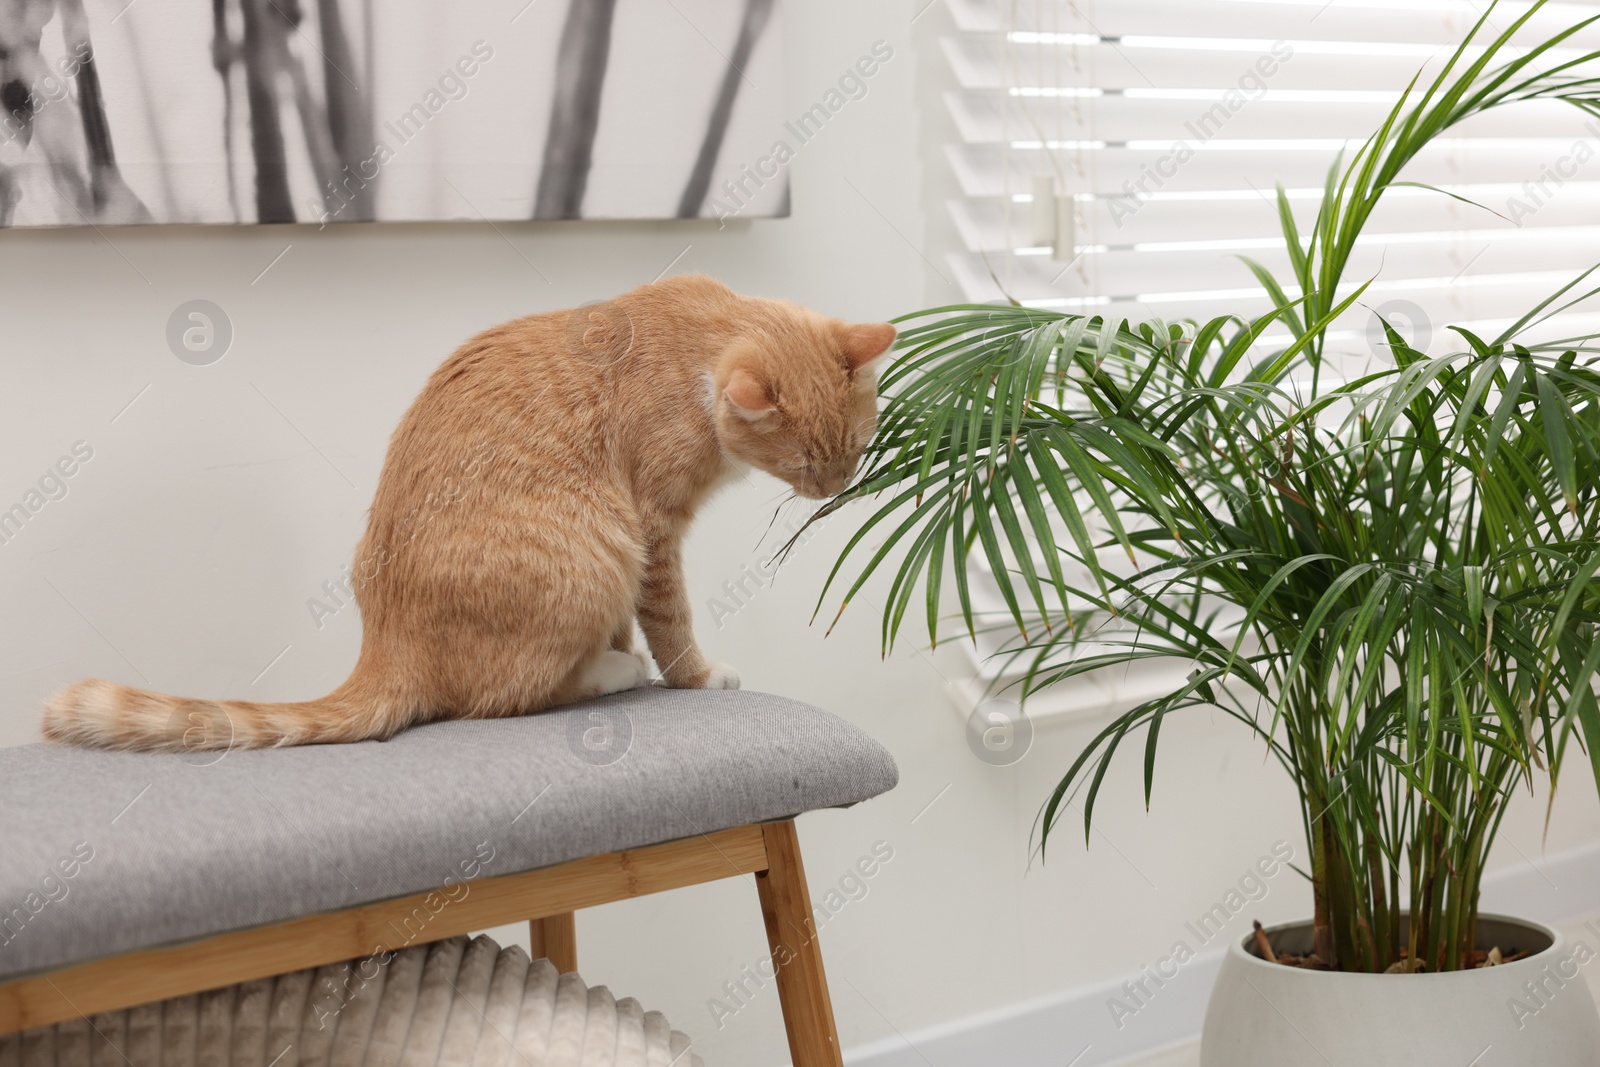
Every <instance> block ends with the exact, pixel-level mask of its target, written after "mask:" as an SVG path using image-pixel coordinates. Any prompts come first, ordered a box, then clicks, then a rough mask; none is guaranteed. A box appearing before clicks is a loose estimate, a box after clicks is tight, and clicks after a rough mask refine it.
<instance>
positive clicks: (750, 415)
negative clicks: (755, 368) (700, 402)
mask: <svg viewBox="0 0 1600 1067" xmlns="http://www.w3.org/2000/svg"><path fill="white" fill-rule="evenodd" d="M722 395H723V396H724V397H726V398H727V401H728V406H729V407H731V408H733V411H734V414H736V415H738V416H739V417H740V418H741V419H744V420H745V421H746V422H759V421H760V420H761V419H764V418H766V417H767V416H768V415H770V414H772V397H770V396H768V395H767V389H766V387H765V386H764V385H762V384H761V382H760V381H759V380H758V379H757V378H756V376H755V375H754V374H751V373H750V372H749V371H744V370H736V371H734V372H733V374H732V375H731V376H730V377H729V378H728V384H727V386H726V387H725V388H724V389H723V390H722Z"/></svg>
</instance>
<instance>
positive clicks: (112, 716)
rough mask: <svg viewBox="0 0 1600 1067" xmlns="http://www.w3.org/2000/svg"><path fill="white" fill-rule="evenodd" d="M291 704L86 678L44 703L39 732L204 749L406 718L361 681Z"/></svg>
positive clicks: (384, 727)
mask: <svg viewBox="0 0 1600 1067" xmlns="http://www.w3.org/2000/svg"><path fill="white" fill-rule="evenodd" d="M361 673H362V672H361V668H360V667H359V666H358V667H357V673H356V674H353V675H352V676H351V677H350V679H349V681H346V682H345V683H344V684H343V685H341V686H339V688H337V689H335V690H334V691H333V692H332V693H329V694H328V695H327V696H325V697H322V698H321V699H318V700H306V701H301V702H299V703H292V704H257V703H255V702H253V701H248V700H197V699H194V698H192V697H176V696H168V695H167V694H165V693H152V692H149V691H147V690H144V689H136V688H134V687H132V686H127V685H118V684H117V683H115V682H105V681H101V680H100V679H98V678H86V679H84V680H83V681H81V682H74V683H73V684H72V685H69V686H68V687H67V688H66V689H64V690H62V691H61V692H60V693H57V694H56V695H55V696H54V697H52V698H51V699H50V700H49V701H48V702H47V703H46V704H45V711H44V735H45V737H47V738H48V739H50V740H51V741H60V742H63V743H67V744H76V745H87V746H91V747H95V748H124V749H140V750H146V751H169V752H209V751H217V750H224V751H225V750H227V749H233V748H266V747H269V746H274V745H314V744H321V743H327V742H338V741H363V740H367V739H369V738H381V737H388V736H390V735H391V734H393V733H395V732H397V731H398V730H400V729H402V728H403V727H405V726H407V725H410V723H409V722H408V721H405V720H406V717H405V716H404V715H403V714H402V713H401V709H400V708H399V707H398V706H397V704H396V702H395V701H394V700H393V698H392V697H390V698H385V697H383V696H380V695H379V694H376V693H373V692H371V687H369V686H366V685H363V684H361V681H362V680H361V677H360V675H361Z"/></svg>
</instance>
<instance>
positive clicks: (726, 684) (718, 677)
mask: <svg viewBox="0 0 1600 1067" xmlns="http://www.w3.org/2000/svg"><path fill="white" fill-rule="evenodd" d="M702 688H705V689H737V688H739V672H738V671H736V670H734V669H733V668H732V667H730V666H728V665H727V664H726V663H713V664H712V665H711V671H710V673H708V674H707V675H706V683H705V685H704V686H703V687H702Z"/></svg>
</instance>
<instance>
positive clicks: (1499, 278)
mask: <svg viewBox="0 0 1600 1067" xmlns="http://www.w3.org/2000/svg"><path fill="white" fill-rule="evenodd" d="M1527 9H1528V8H1527V5H1526V4H1517V3H1502V4H1500V5H1498V6H1496V7H1494V8H1493V9H1492V11H1491V10H1490V9H1489V8H1488V7H1487V5H1486V4H1485V3H1480V2H1475V0H1332V2H1325V0H1100V2H1095V0H1080V2H1075V3H1074V2H1068V0H1050V2H1046V0H1038V2H1034V0H944V2H943V3H942V4H941V5H940V8H939V10H940V12H941V14H940V15H939V16H938V18H937V19H936V20H934V25H933V26H932V27H929V28H927V29H925V30H924V36H923V45H922V47H923V48H924V49H925V51H931V52H933V53H936V54H934V55H928V56H926V62H928V63H929V64H930V65H931V66H930V71H931V78H930V81H931V83H932V84H933V86H934V90H935V92H936V95H937V96H938V99H937V101H936V102H935V101H932V100H930V101H929V102H928V105H929V107H930V108H931V109H932V110H933V111H934V112H935V113H934V114H933V115H932V116H931V118H932V120H933V121H931V122H929V123H928V128H929V129H930V130H935V131H938V130H942V131H943V133H942V134H936V135H935V136H934V137H933V138H932V139H933V140H935V141H937V142H939V143H938V145H937V149H936V150H942V155H943V159H942V160H930V165H931V166H932V167H933V168H934V170H933V171H932V172H930V174H931V176H932V178H933V180H932V181H930V188H931V189H933V190H934V191H935V193H940V192H942V193H943V194H944V195H943V197H942V198H943V199H944V200H945V205H944V206H945V208H946V211H947V214H948V218H947V220H943V221H944V222H947V223H948V224H947V225H945V224H942V222H941V221H939V220H936V221H935V224H934V225H930V227H929V234H930V241H931V242H933V243H934V244H935V246H936V247H935V248H934V249H932V253H933V258H934V259H935V261H936V262H937V263H939V264H940V265H941V266H948V270H947V271H942V272H941V273H945V274H946V275H947V278H948V280H950V281H952V282H953V283H954V284H955V285H956V287H957V288H958V289H959V290H961V292H962V293H963V294H964V296H965V297H966V298H967V299H969V300H973V301H994V300H1000V299H1004V298H1006V297H1008V296H1009V297H1013V298H1015V299H1017V300H1018V301H1020V302H1022V303H1023V304H1026V305H1030V306H1035V307H1042V308H1052V309H1058V310H1064V311H1074V312H1081V313H1084V314H1104V315H1107V316H1110V317H1112V318H1123V317H1126V318H1128V319H1130V320H1134V321H1138V320H1143V319H1149V318H1161V319H1164V320H1167V321H1173V320H1176V319H1183V318H1196V319H1199V320H1201V321H1204V320H1206V319H1209V318H1211V317H1212V316H1214V315H1218V314H1224V313H1235V314H1241V315H1252V314H1259V313H1261V312H1264V311H1266V310H1268V309H1269V308H1270V301H1269V300H1268V298H1267V297H1266V296H1265V295H1264V293H1263V292H1262V291H1261V289H1260V287H1259V286H1258V285H1257V284H1256V282H1255V279H1254V278H1253V277H1252V275H1251V274H1250V272H1249V270H1248V269H1247V268H1246V267H1245V265H1244V264H1243V263H1242V262H1240V260H1239V259H1238V258H1237V257H1238V256H1240V255H1247V256H1250V257H1251V258H1254V259H1257V260H1259V261H1260V262H1262V263H1264V264H1265V265H1266V266H1267V267H1268V268H1269V269H1271V270H1272V271H1273V272H1274V273H1276V274H1277V275H1278V277H1279V278H1280V279H1281V280H1283V281H1285V283H1286V287H1287V282H1288V280H1289V279H1291V278H1292V273H1291V271H1290V270H1289V264H1288V257H1287V254H1286V253H1285V252H1284V250H1283V244H1282V237H1281V235H1280V231H1279V227H1278V220H1277V212H1276V208H1275V205H1274V202H1273V200H1274V197H1275V186H1276V185H1277V184H1278V183H1281V184H1282V185H1283V186H1284V187H1285V189H1286V190H1287V192H1288V196H1289V199H1290V201H1291V203H1292V205H1293V207H1294V211H1295V214H1296V217H1297V220H1298V221H1299V224H1300V227H1301V230H1302V232H1305V230H1306V229H1308V228H1309V226H1310V224H1311V222H1312V220H1313V218H1314V217H1315V214H1316V210H1317V206H1318V204H1319V203H1320V200H1321V197H1322V189H1323V183H1324V180H1325V178H1326V175H1327V171H1328V168H1329V166H1330V165H1331V164H1332V163H1333V162H1334V160H1335V158H1336V156H1337V154H1338V153H1339V151H1340V150H1341V148H1343V149H1344V151H1345V154H1346V156H1347V157H1348V155H1349V154H1351V153H1353V152H1354V151H1355V150H1356V149H1357V148H1358V147H1359V146H1360V144H1361V143H1362V141H1363V140H1364V139H1365V138H1366V137H1367V136H1368V135H1369V134H1370V133H1372V132H1373V131H1374V130H1375V129H1377V128H1378V126H1379V125H1380V124H1381V123H1382V121H1383V119H1384V117H1385V115H1386V114H1387V112H1388V110H1389V108H1390V107H1392V106H1393V104H1394V102H1395V101H1396V100H1397V99H1398V98H1399V95H1400V93H1401V91H1402V90H1403V89H1404V87H1405V86H1406V85H1407V83H1408V82H1410V81H1411V80H1412V78H1413V77H1416V76H1418V74H1419V72H1421V73H1420V79H1419V82H1425V81H1426V80H1427V79H1429V78H1430V77H1432V76H1433V75H1434V74H1435V73H1437V72H1438V70H1439V69H1440V68H1441V67H1442V65H1443V63H1444V62H1445V61H1446V60H1447V59H1448V57H1449V56H1450V54H1451V52H1452V51H1453V50H1454V48H1455V46H1456V45H1457V44H1459V42H1460V41H1461V40H1462V38H1463V37H1464V36H1465V35H1466V34H1467V32H1468V31H1469V30H1470V29H1471V27H1472V26H1473V25H1474V23H1476V22H1477V20H1478V19H1479V18H1480V17H1482V16H1483V15H1484V13H1485V11H1489V22H1488V24H1487V26H1486V27H1485V30H1486V31H1487V32H1488V33H1489V34H1490V38H1491V39H1492V37H1493V36H1498V34H1499V33H1500V32H1501V31H1502V30H1503V29H1505V28H1506V27H1509V25H1510V24H1511V22H1512V20H1514V19H1515V18H1517V17H1519V16H1520V15H1522V14H1524V13H1525V12H1526V11H1527ZM1597 13H1600V4H1553V5H1549V6H1547V7H1545V8H1544V9H1542V10H1541V11H1540V12H1539V14H1538V15H1536V16H1535V17H1534V19H1533V20H1532V21H1531V22H1530V23H1529V25H1528V26H1527V27H1526V28H1525V29H1524V30H1523V31H1522V32H1519V34H1518V36H1517V37H1516V38H1515V40H1517V41H1525V42H1529V43H1537V42H1538V41H1541V40H1543V39H1545V38H1547V37H1548V36H1551V35H1553V34H1555V33H1557V32H1559V31H1560V30H1562V29H1565V28H1567V27H1569V26H1571V25H1573V24H1574V23H1576V22H1578V21H1580V20H1582V19H1584V18H1586V17H1589V16H1591V15H1594V14H1597ZM1597 47H1600V31H1596V30H1595V29H1592V28H1591V29H1589V30H1586V31H1584V32H1583V33H1582V34H1579V35H1577V36H1575V37H1574V38H1572V39H1570V40H1569V41H1568V42H1567V43H1566V46H1565V47H1563V48H1562V49H1559V50H1557V51H1554V52H1551V53H1548V54H1547V55H1546V57H1544V62H1545V64H1546V66H1545V67H1544V68H1543V69H1549V66H1552V65H1554V64H1556V63H1559V62H1561V61H1562V60H1563V59H1565V58H1572V57H1574V56H1576V55H1578V54H1581V53H1582V52H1583V51H1587V50H1589V49H1593V48H1597ZM1469 54H1470V53H1469ZM941 168H942V169H943V171H944V173H943V174H939V173H937V172H938V171H939V170H940V169H941ZM1402 177H1403V178H1405V179H1408V180H1411V181H1416V182H1422V183H1427V184H1429V185H1434V186H1438V187H1440V188H1442V189H1444V190H1447V191H1448V192H1449V193H1452V194H1455V195H1456V196H1458V197H1462V198H1464V199H1466V200H1471V201H1475V202H1476V203H1478V204H1481V205H1484V207H1486V208H1488V209H1491V210H1483V209H1481V208H1478V207H1474V206H1472V205H1470V204H1467V203H1463V202H1462V200H1458V199H1454V198H1452V197H1451V196H1446V195H1443V194H1441V193H1439V192H1434V191H1429V190H1426V189H1421V188H1396V189H1392V190H1391V191H1390V192H1389V193H1388V194H1387V195H1386V202H1385V204H1384V205H1383V206H1382V207H1381V208H1380V209H1379V211H1378V212H1377V213H1376V214H1375V216H1374V217H1373V218H1372V220H1371V221H1370V223H1369V224H1368V226H1367V230H1366V233H1367V236H1366V238H1365V240H1364V241H1363V243H1362V245H1361V246H1360V247H1359V248H1358V252H1357V255H1356V256H1355V257H1354V259H1353V260H1352V261H1351V263H1350V265H1349V267H1348V269H1347V270H1346V273H1345V278H1346V281H1347V283H1348V284H1351V285H1352V286H1353V285H1354V284H1358V283H1359V282H1361V281H1364V280H1366V279H1368V278H1376V281H1375V282H1374V284H1373V285H1372V287H1371V289H1370V290H1369V291H1368V293H1367V294H1366V296H1365V297H1364V298H1363V301H1362V306H1360V307H1357V308H1355V309H1352V311H1351V312H1350V313H1348V314H1347V315H1346V316H1344V318H1342V319H1341V320H1340V321H1339V322H1338V323H1336V324H1335V327H1334V329H1333V330H1332V331H1331V332H1330V336H1329V340H1330V349H1331V350H1332V351H1333V352H1334V353H1335V357H1336V359H1338V360H1339V362H1340V363H1342V364H1344V368H1343V369H1345V370H1347V371H1351V372H1353V371H1357V370H1360V369H1361V368H1362V365H1363V364H1365V363H1368V362H1369V361H1371V360H1375V359H1384V358H1386V357H1387V352H1386V350H1385V349H1384V348H1383V346H1382V345H1381V344H1379V343H1377V341H1378V339H1380V338H1381V333H1380V332H1379V331H1378V329H1377V323H1376V318H1375V312H1378V311H1381V312H1382V313H1383V314H1384V315H1385V317H1387V318H1389V319H1390V320H1391V322H1393V323H1394V324H1395V325H1396V326H1397V327H1398V328H1400V329H1401V332H1402V333H1405V334H1407V335H1408V339H1409V340H1410V341H1411V343H1412V344H1414V345H1416V346H1417V347H1420V348H1424V349H1426V350H1431V351H1434V352H1441V351H1446V350H1448V349H1449V348H1451V347H1459V346H1460V344H1461V342H1460V340H1459V338H1457V337H1455V335H1453V334H1450V333H1449V332H1448V331H1447V329H1446V327H1447V326H1448V325H1450V324H1460V325H1464V326H1468V327H1469V328H1473V329H1475V330H1477V331H1479V332H1480V333H1482V332H1484V331H1488V332H1489V333H1493V332H1494V330H1495V328H1496V327H1497V326H1500V327H1503V326H1504V325H1508V324H1509V323H1510V322H1511V321H1514V320H1515V319H1516V318H1517V317H1519V316H1520V315H1521V314H1522V313H1524V312H1525V311H1527V310H1528V309H1530V308H1531V307H1532V306H1533V305H1534V304H1536V303H1537V302H1538V301H1539V300H1540V299H1542V298H1543V297H1544V296H1546V295H1548V294H1549V293H1550V292H1551V291H1552V290H1553V289H1555V288H1556V287H1557V286H1559V285H1561V284H1563V283H1564V282H1566V281H1568V280H1570V279H1571V278H1572V277H1573V276H1574V275H1575V274H1577V273H1578V272H1579V271H1581V270H1583V269H1585V268H1586V267H1589V266H1591V265H1592V264H1593V263H1594V262H1595V261H1596V260H1600V120H1595V119H1593V118H1588V117H1587V116H1585V115H1584V114H1583V113H1582V112H1580V111H1578V110H1577V109H1576V108H1573V107H1572V106H1570V105H1567V104H1563V103H1560V102H1543V103H1536V104H1521V105H1514V106H1511V107H1507V108H1504V109H1502V110H1500V111H1498V112H1492V113H1490V114H1488V115H1484V116H1480V117H1477V118H1474V119H1472V120H1469V121H1468V122H1466V123H1463V124H1461V125H1460V126H1458V127H1456V128H1454V129H1452V130H1450V131H1447V132H1446V133H1445V134H1444V135H1443V136H1442V137H1441V138H1440V139H1438V140H1437V141H1436V142H1435V143H1434V144H1433V145H1432V146H1430V147H1429V148H1428V149H1427V150H1426V151H1424V152H1423V153H1422V155H1421V156H1419V157H1418V158H1417V160H1415V161H1414V163H1413V164H1412V165H1411V166H1410V167H1409V168H1408V170H1407V171H1406V173H1404V174H1403V175H1402ZM1052 194H1054V195H1055V196H1056V197H1057V198H1058V199H1057V203H1058V204H1059V205H1060V206H1061V209H1062V210H1061V214H1062V215H1063V216H1066V215H1068V214H1069V213H1070V222H1065V221H1063V222H1062V223H1061V224H1058V225H1057V226H1056V227H1055V229H1054V230H1053V231H1051V230H1048V229H1044V230H1041V228H1040V226H1039V224H1038V222H1037V221H1036V219H1035V216H1034V211H1033V208H1034V202H1035V197H1036V195H1046V196H1048V195H1052ZM938 198H939V197H937V196H936V197H933V198H930V199H931V200H936V199H938ZM1047 214H1048V212H1047ZM1046 234H1049V235H1050V238H1049V239H1048V240H1044V241H1041V237H1042V236H1045V235H1046ZM940 242H942V243H943V247H938V245H939V243H940ZM1290 292H1291V295H1295V293H1296V290H1294V289H1292V288H1291V289H1290ZM1596 310H1597V311H1600V309H1596ZM1595 328H1600V314H1597V313H1596V311H1584V310H1581V309H1579V310H1575V311H1574V312H1571V313H1568V314H1565V315H1562V316H1560V317H1558V318H1555V319H1552V320H1551V321H1550V322H1549V323H1547V324H1546V327H1545V330H1546V331H1547V332H1548V334H1549V335H1551V336H1563V335H1566V334H1569V333H1572V332H1575V331H1576V330H1578V329H1595ZM1283 336H1284V337H1287V334H1286V333H1285V334H1284V335H1283ZM1274 340H1275V338H1274V336H1273V335H1272V334H1268V335H1267V336H1266V337H1264V338H1263V342H1264V343H1266V344H1271V343H1272V342H1273V341H1274ZM975 592H977V593H978V594H979V595H980V598H981V600H982V601H988V603H987V604H986V605H985V604H982V603H980V605H979V606H987V607H989V608H991V609H995V610H997V611H998V612H999V615H1000V616H1001V617H1003V616H1004V612H1003V610H1002V605H1001V603H1000V600H999V596H998V592H997V591H996V590H995V589H994V587H993V583H992V579H988V580H985V579H984V578H983V577H982V576H980V577H979V579H978V581H977V589H976V590H975ZM997 646H998V641H992V642H990V641H983V640H980V642H979V647H978V649H977V650H976V651H975V655H974V662H975V664H976V665H977V671H976V673H977V678H976V679H975V680H974V686H973V687H971V688H970V691H968V692H967V693H966V698H967V699H968V700H969V701H972V702H975V701H976V700H977V699H978V696H979V695H980V694H981V692H982V690H983V689H984V688H985V687H986V686H987V685H988V684H989V683H990V682H992V681H993V680H994V679H993V671H994V667H993V663H994V661H993V660H990V659H987V658H986V656H987V654H988V653H990V652H992V651H994V649H995V648H996V647H997ZM1174 672H1175V673H1174V674H1173V678H1175V677H1178V676H1179V675H1181V673H1182V665H1174ZM1171 681H1172V678H1167V677H1165V676H1163V675H1161V674H1160V673H1159V672H1157V671H1154V670H1151V671H1142V672H1141V677H1140V678H1139V679H1138V680H1137V683H1135V682H1134V681H1131V680H1130V679H1128V678H1127V677H1126V676H1124V677H1123V678H1121V679H1120V680H1118V679H1106V680H1104V682H1103V684H1102V683H1099V682H1091V681H1087V680H1085V681H1078V682H1074V683H1072V685H1073V688H1072V690H1071V691H1070V692H1067V693H1063V694H1057V695H1053V696H1051V697H1048V698H1042V700H1041V703H1040V705H1039V706H1040V707H1045V708H1048V707H1049V706H1050V705H1051V704H1054V705H1057V706H1091V707H1092V706H1109V705H1117V704H1120V705H1129V704H1131V703H1133V702H1135V701H1136V700H1138V699H1146V698H1147V697H1149V696H1153V695H1157V694H1159V693H1160V692H1165V691H1166V688H1164V687H1167V686H1169V685H1170V683H1171ZM958 688H959V687H958ZM1145 690H1152V691H1151V692H1145ZM1034 706H1035V705H1032V704H1030V709H1032V708H1033V707H1034Z"/></svg>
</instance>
